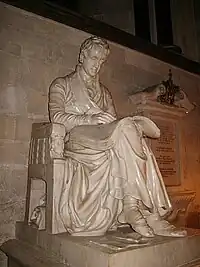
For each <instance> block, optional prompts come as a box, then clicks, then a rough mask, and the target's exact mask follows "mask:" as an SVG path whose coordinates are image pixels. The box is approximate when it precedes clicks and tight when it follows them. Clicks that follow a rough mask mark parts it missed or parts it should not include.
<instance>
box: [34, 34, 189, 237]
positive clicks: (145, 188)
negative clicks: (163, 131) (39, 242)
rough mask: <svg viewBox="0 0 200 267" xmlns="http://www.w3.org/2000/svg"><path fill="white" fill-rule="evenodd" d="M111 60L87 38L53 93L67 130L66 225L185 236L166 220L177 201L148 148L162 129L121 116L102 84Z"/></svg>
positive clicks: (88, 231)
mask: <svg viewBox="0 0 200 267" xmlns="http://www.w3.org/2000/svg"><path fill="white" fill-rule="evenodd" d="M108 55H109V46H108V43H107V42H106V41H105V40H103V39H101V38H99V37H91V38H89V39H87V40H85V41H84V42H83V44H82V45H81V49H80V54H79V58H78V64H77V66H76V68H75V71H74V72H72V73H70V74H69V75H67V76H65V77H59V78H57V79H55V80H54V81H53V82H52V84H51V86H50V89H49V114H50V120H51V122H52V123H59V124H62V125H64V127H65V138H64V140H65V143H64V157H65V175H64V180H63V181H62V187H61V190H60V191H58V192H57V195H59V197H60V201H59V207H58V210H59V216H60V218H61V221H62V223H63V226H64V228H65V229H66V231H67V232H69V233H70V234H71V235H77V236H98V235H104V234H105V233H106V232H107V231H109V230H113V229H117V227H118V226H120V225H123V224H128V225H130V226H131V228H132V229H133V230H134V231H136V232H137V233H139V234H141V235H142V236H145V237H153V236H154V235H163V236H184V235H186V232H185V231H184V230H183V231H182V230H178V229H176V228H175V227H174V226H173V225H171V224H170V223H168V222H167V221H166V220H164V219H163V217H165V216H166V214H169V213H170V211H171V203H170V200H169V198H168V195H167V192H166V188H165V185H164V182H163V179H162V176H161V173H160V171H159V168H158V165H157V162H156V160H155V157H154V155H153V153H152V151H151V149H150V148H149V146H148V145H147V142H146V139H147V138H158V137H159V136H160V130H159V128H158V127H157V126H156V124H155V123H154V122H153V121H151V120H150V119H149V118H147V117H144V116H132V117H126V118H123V119H120V120H119V119H118V118H117V115H116V112H115V109H114V105H113V101H112V97H111V95H110V93H109V91H108V89H107V88H106V87H105V86H104V85H103V84H102V83H101V82H100V80H99V71H100V68H101V66H102V64H103V63H104V62H105V61H106V59H107V57H108ZM58 142H59V141H58ZM54 145H55V146H56V143H55V144H54ZM36 209H37V212H35V211H36V210H34V214H35V213H37V214H38V215H37V216H41V212H40V210H39V208H38V207H36ZM37 216H36V217H37ZM34 220H35V221H37V218H35V217H34ZM38 227H39V225H38Z"/></svg>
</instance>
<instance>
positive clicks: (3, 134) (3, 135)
mask: <svg viewBox="0 0 200 267" xmlns="http://www.w3.org/2000/svg"><path fill="white" fill-rule="evenodd" d="M0 128H1V130H0V139H14V137H15V128H16V118H15V117H14V116H7V115H4V114H0Z"/></svg>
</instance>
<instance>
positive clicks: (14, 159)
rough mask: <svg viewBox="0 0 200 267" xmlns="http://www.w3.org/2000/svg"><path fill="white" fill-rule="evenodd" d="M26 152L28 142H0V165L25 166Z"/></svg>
mask: <svg viewBox="0 0 200 267" xmlns="http://www.w3.org/2000/svg"><path fill="white" fill-rule="evenodd" d="M28 151H29V143H28V142H16V141H7V142H5V141H2V140H0V163H4V164H23V165H26V164H27V161H28Z"/></svg>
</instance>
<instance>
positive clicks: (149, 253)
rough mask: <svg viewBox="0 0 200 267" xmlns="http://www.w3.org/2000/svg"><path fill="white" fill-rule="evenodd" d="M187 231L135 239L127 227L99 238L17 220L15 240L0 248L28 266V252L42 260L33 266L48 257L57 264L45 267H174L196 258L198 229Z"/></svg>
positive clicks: (199, 253)
mask: <svg viewBox="0 0 200 267" xmlns="http://www.w3.org/2000/svg"><path fill="white" fill-rule="evenodd" d="M188 231H189V233H188V236H187V237H184V238H168V237H159V236H157V237H156V238H154V239H147V238H146V239H143V238H142V239H139V236H138V235H137V234H135V233H134V232H133V231H131V230H130V228H121V230H120V229H119V230H118V231H117V232H110V233H108V234H107V235H106V236H102V237H73V236H70V235H68V234H67V233H63V234H57V235H51V234H48V233H46V232H45V231H44V230H40V231H38V230H37V229H34V228H31V227H30V226H26V225H24V224H23V223H18V224H17V233H16V238H17V240H11V241H8V243H5V244H4V245H3V246H2V250H3V251H4V252H6V254H7V255H8V256H9V257H12V258H18V260H19V261H21V262H23V261H24V262H23V263H24V264H27V266H31V267H32V266H34V265H33V260H32V265H31V264H30V263H29V265H28V262H27V261H28V260H29V259H30V261H31V256H30V255H35V256H34V258H35V259H36V260H38V259H40V261H39V262H40V263H41V262H44V265H37V266H42V267H43V266H47V264H46V262H47V260H49V261H50V260H51V261H52V259H53V262H54V263H56V264H57V265H49V266H60V267H61V266H62V267H63V266H68V265H67V264H69V266H73V267H108V266H109V267H122V266H126V267H133V266H134V267H146V266H148V267H160V266H162V267H175V266H181V265H185V264H189V263H190V262H192V261H197V260H198V259H199V258H200V231H199V230H193V229H190V230H188ZM14 248H15V249H14ZM31 251H32V252H31ZM37 253H38V255H40V256H37ZM41 255H42V256H41ZM45 264H46V265H45ZM22 266H23V265H22ZM35 266H36V265H35ZM186 266H187V265H186ZM189 266H190V265H189ZM11 267H12V265H11Z"/></svg>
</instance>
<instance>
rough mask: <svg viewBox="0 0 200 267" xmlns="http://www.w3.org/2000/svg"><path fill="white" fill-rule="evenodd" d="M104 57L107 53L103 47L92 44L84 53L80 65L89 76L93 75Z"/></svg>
mask: <svg viewBox="0 0 200 267" xmlns="http://www.w3.org/2000/svg"><path fill="white" fill-rule="evenodd" d="M106 58H107V54H106V51H105V49H104V48H103V47H101V46H97V45H94V46H93V48H92V49H90V50H89V51H88V52H87V53H86V55H85V57H84V59H83V63H82V67H83V69H84V70H85V72H86V73H87V74H88V75H89V76H91V77H95V76H96V75H97V74H98V73H99V71H100V68H101V65H102V64H103V63H104V62H105V60H106Z"/></svg>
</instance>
